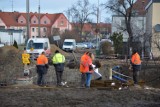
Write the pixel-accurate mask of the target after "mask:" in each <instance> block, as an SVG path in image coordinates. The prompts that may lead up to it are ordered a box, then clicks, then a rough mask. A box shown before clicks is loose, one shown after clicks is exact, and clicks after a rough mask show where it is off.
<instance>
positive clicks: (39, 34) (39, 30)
mask: <svg viewBox="0 0 160 107" xmlns="http://www.w3.org/2000/svg"><path fill="white" fill-rule="evenodd" d="M40 23H41V22H40V0H39V5H38V36H39V37H41V33H40V32H41V29H40Z"/></svg>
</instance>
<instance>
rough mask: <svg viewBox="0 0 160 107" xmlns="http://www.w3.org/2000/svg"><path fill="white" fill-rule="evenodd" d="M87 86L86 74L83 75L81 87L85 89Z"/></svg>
mask: <svg viewBox="0 0 160 107" xmlns="http://www.w3.org/2000/svg"><path fill="white" fill-rule="evenodd" d="M85 84H86V74H85V73H81V84H80V85H81V87H85Z"/></svg>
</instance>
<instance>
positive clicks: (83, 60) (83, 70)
mask: <svg viewBox="0 0 160 107" xmlns="http://www.w3.org/2000/svg"><path fill="white" fill-rule="evenodd" d="M88 54H89V52H85V53H84V54H83V55H82V56H81V60H80V69H79V70H80V72H81V83H80V85H81V87H85V84H86V74H85V73H86V72H87V71H89V70H88V69H87V68H86V67H87V66H88V65H87V63H86V61H87V57H89V56H88Z"/></svg>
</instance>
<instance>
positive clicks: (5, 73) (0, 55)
mask: <svg viewBox="0 0 160 107" xmlns="http://www.w3.org/2000/svg"><path fill="white" fill-rule="evenodd" d="M21 56H22V51H20V50H18V49H16V48H15V47H13V46H4V47H1V48H0V65H1V66H0V82H5V83H7V84H9V83H11V82H12V81H13V80H14V79H15V78H16V77H17V76H20V75H23V64H22V58H21Z"/></svg>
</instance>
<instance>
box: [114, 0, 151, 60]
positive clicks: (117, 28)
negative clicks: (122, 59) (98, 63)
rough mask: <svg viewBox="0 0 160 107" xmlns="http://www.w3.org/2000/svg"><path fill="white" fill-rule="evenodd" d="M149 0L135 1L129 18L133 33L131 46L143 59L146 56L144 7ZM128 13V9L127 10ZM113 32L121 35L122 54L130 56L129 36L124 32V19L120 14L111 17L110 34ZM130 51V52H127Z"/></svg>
mask: <svg viewBox="0 0 160 107" xmlns="http://www.w3.org/2000/svg"><path fill="white" fill-rule="evenodd" d="M148 2H149V0H136V1H135V3H134V4H133V8H132V16H131V22H130V23H131V28H132V33H133V38H132V46H135V47H136V48H137V47H138V50H139V52H140V53H141V56H142V58H143V56H144V55H146V54H147V49H146V48H147V46H146V41H147V39H146V35H145V31H146V10H145V6H146V5H147V4H148ZM127 11H129V8H128V9H127ZM114 32H117V33H119V32H121V33H122V34H123V43H124V50H123V53H124V54H126V53H128V54H131V48H130V49H129V47H128V45H127V43H128V40H129V34H128V32H127V30H126V24H125V17H124V16H122V15H121V14H119V13H118V14H117V15H113V16H112V34H113V33H114ZM129 50H130V51H129Z"/></svg>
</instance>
